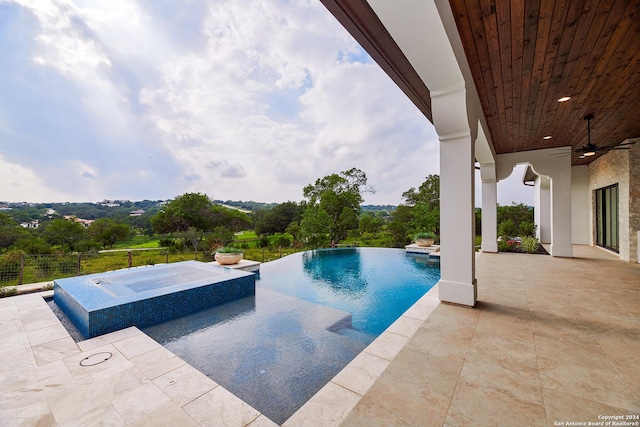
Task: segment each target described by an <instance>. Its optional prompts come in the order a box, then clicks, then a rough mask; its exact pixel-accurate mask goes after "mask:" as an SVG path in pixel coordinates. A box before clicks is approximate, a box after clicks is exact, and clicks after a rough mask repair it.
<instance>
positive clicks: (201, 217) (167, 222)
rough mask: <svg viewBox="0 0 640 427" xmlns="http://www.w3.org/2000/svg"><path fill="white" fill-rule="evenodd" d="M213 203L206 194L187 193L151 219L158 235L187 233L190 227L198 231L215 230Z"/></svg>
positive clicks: (168, 204)
mask: <svg viewBox="0 0 640 427" xmlns="http://www.w3.org/2000/svg"><path fill="white" fill-rule="evenodd" d="M212 208H213V202H212V201H211V200H210V199H209V197H207V195H206V194H201V193H185V194H183V195H182V196H178V197H176V198H175V199H174V200H172V201H171V202H169V203H167V204H166V205H165V206H164V208H163V209H161V210H160V212H158V213H157V214H156V215H154V216H153V218H151V225H152V226H153V230H154V231H155V232H156V233H159V234H164V233H172V232H176V231H187V230H188V229H189V227H194V228H196V229H198V230H211V229H213V216H214V215H213V214H214V213H213V212H212V210H213V209H212Z"/></svg>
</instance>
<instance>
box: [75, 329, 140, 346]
mask: <svg viewBox="0 0 640 427" xmlns="http://www.w3.org/2000/svg"><path fill="white" fill-rule="evenodd" d="M140 334H142V332H141V331H140V330H139V329H138V328H136V327H131V328H126V329H121V330H119V331H115V332H110V333H108V334H104V335H100V336H98V337H95V338H91V339H88V340H84V341H80V342H79V343H78V347H80V349H82V351H89V350H92V349H94V348H99V347H103V346H105V345H107V344H111V343H114V342H116V341H122V340H125V339H127V338H131V337H133V336H136V335H140Z"/></svg>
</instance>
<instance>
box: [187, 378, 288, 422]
mask: <svg viewBox="0 0 640 427" xmlns="http://www.w3.org/2000/svg"><path fill="white" fill-rule="evenodd" d="M184 410H185V412H186V413H187V414H189V415H190V416H191V418H193V419H194V420H196V421H197V422H198V423H199V424H200V425H203V426H207V425H215V426H224V427H236V426H237V427H243V426H246V425H249V423H251V424H250V425H251V426H254V424H253V423H252V422H253V421H254V420H256V418H258V416H259V415H260V413H259V412H258V411H256V410H255V409H254V408H252V407H251V406H249V405H248V404H247V403H245V402H243V401H242V400H240V399H239V398H237V397H236V396H234V395H233V394H231V393H230V392H228V391H227V390H225V389H224V388H222V387H216V388H214V389H213V390H210V391H208V392H207V393H206V394H203V395H202V396H200V397H198V398H197V399H195V400H193V401H192V402H190V403H189V404H187V405H185V406H184ZM262 418H264V419H263V420H261V421H260V422H259V423H257V425H269V423H271V425H275V424H274V423H273V422H271V421H270V420H269V419H267V418H266V417H262Z"/></svg>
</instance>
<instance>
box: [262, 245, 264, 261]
mask: <svg viewBox="0 0 640 427" xmlns="http://www.w3.org/2000/svg"><path fill="white" fill-rule="evenodd" d="M262 262H264V248H262Z"/></svg>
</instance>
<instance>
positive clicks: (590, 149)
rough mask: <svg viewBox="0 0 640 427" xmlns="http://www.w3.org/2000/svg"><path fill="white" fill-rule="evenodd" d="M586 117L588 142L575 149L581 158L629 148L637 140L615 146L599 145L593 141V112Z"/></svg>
mask: <svg viewBox="0 0 640 427" xmlns="http://www.w3.org/2000/svg"><path fill="white" fill-rule="evenodd" d="M584 119H585V120H586V121H587V144H586V145H583V146H582V147H580V148H578V149H577V150H575V151H574V153H577V154H579V155H580V156H579V157H580V158H581V159H585V158H587V157H591V156H595V155H596V154H605V153H608V152H609V151H611V150H628V149H629V148H631V147H630V146H631V145H633V144H635V143H636V142H635V141H632V142H623V143H622V144H619V145H616V146H615V147H598V146H596V145H595V144H592V143H591V120H592V119H593V114H587V115H586V116H584Z"/></svg>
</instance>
